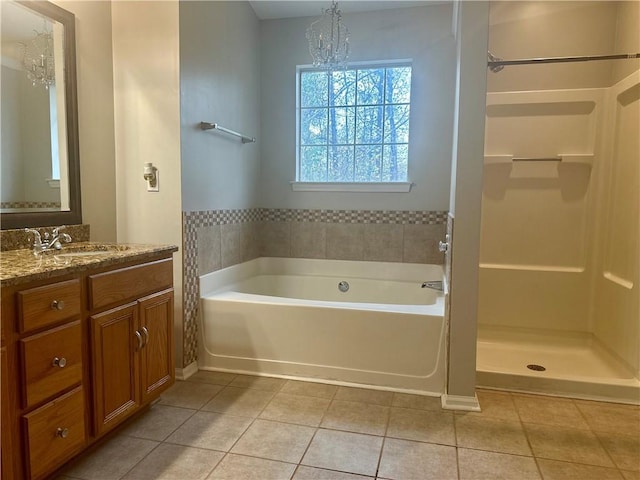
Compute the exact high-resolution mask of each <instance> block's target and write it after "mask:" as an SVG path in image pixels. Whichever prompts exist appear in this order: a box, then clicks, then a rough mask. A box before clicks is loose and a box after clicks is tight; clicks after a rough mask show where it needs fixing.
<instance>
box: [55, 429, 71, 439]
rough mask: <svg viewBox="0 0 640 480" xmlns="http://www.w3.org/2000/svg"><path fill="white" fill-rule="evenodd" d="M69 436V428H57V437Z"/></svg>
mask: <svg viewBox="0 0 640 480" xmlns="http://www.w3.org/2000/svg"><path fill="white" fill-rule="evenodd" d="M68 436H69V429H68V428H58V429H57V430H56V437H60V438H67V437H68Z"/></svg>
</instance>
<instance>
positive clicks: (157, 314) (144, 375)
mask: <svg viewBox="0 0 640 480" xmlns="http://www.w3.org/2000/svg"><path fill="white" fill-rule="evenodd" d="M138 304H139V310H140V312H139V313H140V319H139V321H140V323H139V326H140V332H141V333H142V336H143V338H144V346H143V348H142V349H141V350H140V378H141V382H142V385H141V386H142V402H143V403H144V402H146V401H148V400H151V399H152V398H153V397H157V396H158V395H159V394H160V392H162V391H164V390H165V389H167V388H168V387H169V386H170V385H172V384H173V381H174V377H175V365H174V358H173V289H170V290H165V291H163V292H160V293H156V294H154V295H149V296H148V297H144V298H142V299H140V300H139V302H138Z"/></svg>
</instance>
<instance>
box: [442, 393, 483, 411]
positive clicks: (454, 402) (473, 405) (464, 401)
mask: <svg viewBox="0 0 640 480" xmlns="http://www.w3.org/2000/svg"><path fill="white" fill-rule="evenodd" d="M441 401H442V408H444V409H445V410H464V411H466V412H479V411H480V402H478V397H477V396H476V395H473V397H467V396H463V395H447V394H446V393H445V394H444V395H442V397H441Z"/></svg>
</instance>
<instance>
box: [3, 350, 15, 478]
mask: <svg viewBox="0 0 640 480" xmlns="http://www.w3.org/2000/svg"><path fill="white" fill-rule="evenodd" d="M7 361H8V360H7V349H6V348H5V347H2V348H1V349H0V412H1V413H0V414H1V415H2V418H1V421H0V424H2V429H1V430H0V438H1V440H0V442H1V444H0V462H1V463H0V479H1V478H5V479H6V480H11V479H13V478H14V474H13V450H12V447H11V430H12V428H11V427H12V422H10V416H11V407H10V405H9V376H8V374H9V367H8V365H7Z"/></svg>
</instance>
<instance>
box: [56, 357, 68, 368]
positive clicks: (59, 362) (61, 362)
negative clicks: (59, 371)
mask: <svg viewBox="0 0 640 480" xmlns="http://www.w3.org/2000/svg"><path fill="white" fill-rule="evenodd" d="M52 365H53V366H54V367H60V368H64V367H66V366H67V359H66V358H64V357H62V358H58V357H55V358H54V359H53V362H52Z"/></svg>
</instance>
